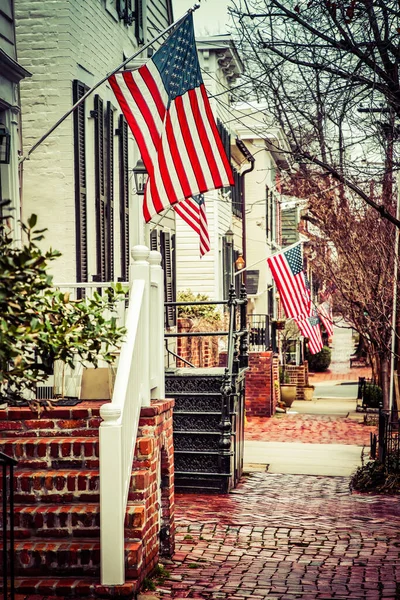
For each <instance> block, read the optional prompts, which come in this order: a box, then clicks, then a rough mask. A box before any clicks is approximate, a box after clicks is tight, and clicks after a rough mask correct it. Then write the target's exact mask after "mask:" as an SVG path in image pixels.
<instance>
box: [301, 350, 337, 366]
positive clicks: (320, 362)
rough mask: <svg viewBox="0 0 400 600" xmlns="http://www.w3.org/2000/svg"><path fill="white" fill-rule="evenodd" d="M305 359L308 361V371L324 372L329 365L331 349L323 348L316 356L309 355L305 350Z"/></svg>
mask: <svg viewBox="0 0 400 600" xmlns="http://www.w3.org/2000/svg"><path fill="white" fill-rule="evenodd" d="M305 357H306V359H307V361H308V366H309V369H310V371H326V369H327V368H328V367H329V365H330V364H331V349H330V348H328V347H327V346H324V347H323V348H322V350H321V351H320V352H317V354H310V352H309V351H308V350H307V351H306V356H305Z"/></svg>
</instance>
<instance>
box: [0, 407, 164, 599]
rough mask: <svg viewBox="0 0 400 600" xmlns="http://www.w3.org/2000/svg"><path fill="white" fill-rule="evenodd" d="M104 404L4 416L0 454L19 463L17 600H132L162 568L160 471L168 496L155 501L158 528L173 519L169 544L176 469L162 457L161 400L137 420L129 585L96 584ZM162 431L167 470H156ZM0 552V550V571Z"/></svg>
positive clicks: (128, 520)
mask: <svg viewBox="0 0 400 600" xmlns="http://www.w3.org/2000/svg"><path fill="white" fill-rule="evenodd" d="M102 404H103V402H87V403H81V404H80V405H78V406H76V407H68V408H65V407H62V408H61V407H60V408H54V409H53V410H51V411H49V412H46V413H45V414H44V415H43V416H42V418H40V419H39V418H35V414H33V413H32V412H31V411H30V409H28V408H9V409H6V410H0V430H1V433H2V439H1V440H0V450H1V451H2V452H4V453H5V454H7V455H8V456H11V457H13V458H15V459H16V460H17V461H18V466H17V467H16V469H15V477H14V501H15V510H14V515H15V563H14V564H15V573H16V591H17V600H25V599H26V600H28V599H30V598H31V599H32V600H42V599H43V600H44V599H47V598H53V597H55V598H57V600H60V599H61V598H68V599H69V598H112V597H125V598H132V597H133V596H134V594H135V593H136V592H137V591H138V590H139V588H140V585H141V582H142V581H143V579H144V577H145V576H146V575H148V574H149V572H150V571H151V570H152V569H153V568H154V567H155V565H156V563H157V562H158V556H159V550H160V541H159V540H160V537H159V527H160V526H159V510H158V508H159V506H158V505H157V501H159V498H160V493H159V492H158V490H157V486H158V483H157V471H158V472H162V474H163V476H164V483H165V477H167V484H168V485H167V486H166V487H167V492H168V493H167V494H166V492H165V490H164V492H162V493H161V496H163V498H162V502H163V504H164V507H167V508H168V511H167V512H166V513H165V514H164V521H165V519H166V518H168V519H169V523H168V527H167V529H168V535H169V537H170V539H171V544H172V543H173V494H172V500H171V493H170V489H171V487H172V489H173V462H172V463H171V461H170V460H166V459H165V456H173V450H172V406H173V401H158V402H154V403H153V405H152V407H149V408H146V409H143V411H142V416H141V420H140V423H139V432H138V439H137V446H136V453H135V460H134V465H133V471H132V479H131V488H130V492H129V500H128V506H127V510H126V516H125V564H126V580H127V581H126V583H125V584H124V585H122V586H110V587H109V586H102V585H100V583H99V581H100V527H99V525H100V506H99V500H100V498H99V491H100V487H99V441H98V428H99V425H100V422H101V418H100V413H99V410H100V407H101V405H102ZM169 413H170V414H169ZM160 415H161V416H160ZM162 415H164V417H163V416H162ZM149 417H150V418H149ZM169 429H170V431H169ZM162 430H164V432H163V433H164V447H163V451H164V452H163V456H164V463H165V464H164V465H162V464H161V466H160V465H158V464H157V462H158V461H159V462H161V455H162V453H161V448H158V446H157V443H156V442H155V440H156V439H157V438H156V437H155V436H156V435H157V434H158V435H159V439H160V440H161V439H162V438H163V436H162V435H161V433H162ZM143 431H144V433H143ZM168 438H170V446H171V447H170V448H169V449H167V447H168V443H167V442H166V440H168ZM0 489H1V482H0ZM171 504H172V510H171ZM1 517H2V515H1V514H0V527H1V525H2V523H1ZM164 525H165V523H164ZM171 550H172V547H171ZM1 555H2V552H1V546H0V565H1V564H2V562H1V561H2V558H1Z"/></svg>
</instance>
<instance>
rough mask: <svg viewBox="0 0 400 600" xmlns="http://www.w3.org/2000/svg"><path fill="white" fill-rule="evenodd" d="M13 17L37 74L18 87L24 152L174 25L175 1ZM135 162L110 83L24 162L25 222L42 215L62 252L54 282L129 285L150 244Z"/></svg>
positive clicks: (75, 6) (24, 5) (90, 1)
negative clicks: (133, 251)
mask: <svg viewBox="0 0 400 600" xmlns="http://www.w3.org/2000/svg"><path fill="white" fill-rule="evenodd" d="M15 11H16V34H17V48H18V52H19V56H20V60H21V64H22V65H23V66H24V67H25V68H26V69H29V70H30V71H31V72H32V77H31V78H30V79H29V81H26V82H25V84H24V85H23V86H21V103H22V107H23V141H24V151H25V152H26V151H28V150H29V148H30V147H31V146H32V145H33V144H34V143H35V142H36V141H37V140H38V139H39V138H40V137H41V136H42V135H43V134H44V133H45V132H46V131H47V130H48V129H49V128H50V126H52V125H53V124H54V123H55V122H56V121H57V120H58V119H59V118H60V117H61V116H62V115H63V114H64V113H65V112H66V111H67V110H68V109H69V108H70V107H71V106H72V104H73V102H75V101H76V100H78V99H79V98H81V97H82V95H83V94H84V93H85V92H86V90H87V89H89V88H90V87H92V86H93V85H94V84H95V83H97V82H98V81H99V80H100V79H101V78H102V77H104V76H105V75H106V74H107V73H109V72H110V71H112V70H113V69H114V68H115V67H117V66H118V65H119V64H121V63H122V62H123V61H124V60H125V59H126V58H128V57H129V56H131V55H132V54H133V53H134V52H135V50H137V49H140V45H142V44H143V42H144V41H146V39H147V38H150V37H153V36H154V35H155V34H156V33H158V32H159V31H160V30H162V29H164V28H165V27H167V26H168V24H170V23H171V21H172V9H171V2H170V0H135V1H130V0H129V1H128V0H70V1H69V2H65V0H54V1H52V2H48V1H46V0H43V1H37V0H35V1H34V0H15ZM140 58H141V63H143V62H144V61H145V60H146V59H147V52H144V53H143V55H141V57H140ZM138 158H139V154H138V151H137V147H136V145H135V144H134V142H133V139H132V138H131V135H130V133H129V132H128V128H127V125H126V123H125V121H124V119H123V118H122V116H121V114H120V111H119V107H118V105H117V102H116V100H115V97H114V95H113V93H112V90H111V88H110V86H109V85H108V84H107V83H105V84H103V85H102V86H101V87H99V88H98V90H96V92H95V93H94V94H93V95H91V96H89V98H88V99H87V100H85V102H84V104H82V105H81V107H79V108H78V109H77V110H76V111H75V113H74V115H73V116H70V117H68V119H66V120H65V121H64V122H63V123H62V124H61V125H60V126H59V127H58V128H57V129H56V131H55V132H54V133H53V134H51V135H50V136H49V137H48V138H47V139H46V141H45V142H44V143H43V144H42V145H41V146H40V147H39V148H38V149H37V150H36V151H35V152H34V153H32V156H31V158H30V159H29V160H27V161H25V162H24V164H23V199H22V207H23V217H24V218H25V219H26V218H27V216H29V214H31V213H32V212H35V213H37V214H38V217H39V225H42V226H43V227H47V228H48V232H47V234H46V238H45V242H44V243H45V244H46V246H52V247H54V248H57V249H58V250H60V251H61V252H62V257H61V258H60V259H59V260H58V261H57V262H56V263H55V264H56V280H57V281H59V282H66V281H71V282H73V281H92V280H93V279H94V280H97V281H110V280H116V279H118V278H122V280H126V279H127V277H128V264H129V250H130V248H132V247H133V246H134V245H135V244H137V243H139V241H143V218H142V206H141V199H140V198H139V197H138V196H137V195H136V193H135V190H134V184H133V181H134V179H133V174H132V168H133V167H134V165H135V164H136V162H137V160H138ZM172 223H173V221H172Z"/></svg>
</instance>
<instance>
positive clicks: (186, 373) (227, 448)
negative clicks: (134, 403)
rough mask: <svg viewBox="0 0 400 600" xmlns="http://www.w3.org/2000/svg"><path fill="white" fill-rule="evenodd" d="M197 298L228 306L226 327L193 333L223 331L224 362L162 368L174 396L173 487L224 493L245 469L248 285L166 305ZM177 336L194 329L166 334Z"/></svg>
mask: <svg viewBox="0 0 400 600" xmlns="http://www.w3.org/2000/svg"><path fill="white" fill-rule="evenodd" d="M198 304H208V305H209V304H224V305H226V306H227V309H228V314H229V328H228V331H217V332H209V331H208V332H196V333H195V335H197V336H210V335H213V336H227V338H228V343H227V353H226V366H225V367H215V368H196V367H193V366H192V367H190V366H189V365H188V367H189V368H176V367H174V368H168V369H167V370H166V374H165V375H166V377H165V390H166V397H167V398H168V397H169V398H174V399H175V409H174V462H175V489H176V491H178V492H196V491H199V490H201V491H203V492H209V493H227V492H229V491H230V490H231V489H232V488H234V487H235V486H236V485H237V483H238V481H239V479H240V477H241V474H242V469H243V443H244V389H245V388H244V381H245V370H246V368H247V365H248V331H247V326H246V309H247V296H246V290H245V287H244V286H242V288H241V292H240V297H239V298H236V294H235V290H234V288H233V286H232V288H231V290H230V293H229V298H228V300H227V301H218V302H212V301H202V302H169V303H167V304H166V306H174V307H178V308H179V306H188V305H191V306H192V305H198ZM179 336H187V337H190V336H193V332H178V333H167V334H166V340H168V339H169V338H173V337H179ZM167 349H168V347H167ZM171 354H173V355H174V356H175V357H176V356H177V355H176V354H175V353H173V352H171ZM184 362H185V363H186V364H187V361H184Z"/></svg>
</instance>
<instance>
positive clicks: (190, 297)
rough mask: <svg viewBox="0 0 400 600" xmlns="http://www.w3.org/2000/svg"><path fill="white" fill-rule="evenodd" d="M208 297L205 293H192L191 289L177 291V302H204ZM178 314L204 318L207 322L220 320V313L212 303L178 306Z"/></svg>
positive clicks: (188, 317) (190, 317)
mask: <svg viewBox="0 0 400 600" xmlns="http://www.w3.org/2000/svg"><path fill="white" fill-rule="evenodd" d="M209 299H210V298H209V297H208V296H207V295H206V294H194V293H193V292H192V290H185V291H182V292H178V294H177V301H178V302H205V301H207V300H209ZM177 310H178V316H179V317H186V318H187V319H205V320H207V321H209V322H213V323H215V322H218V321H220V320H221V313H220V312H219V311H218V309H217V308H216V306H215V305H214V304H200V305H197V306H196V305H194V306H178V309H177Z"/></svg>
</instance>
